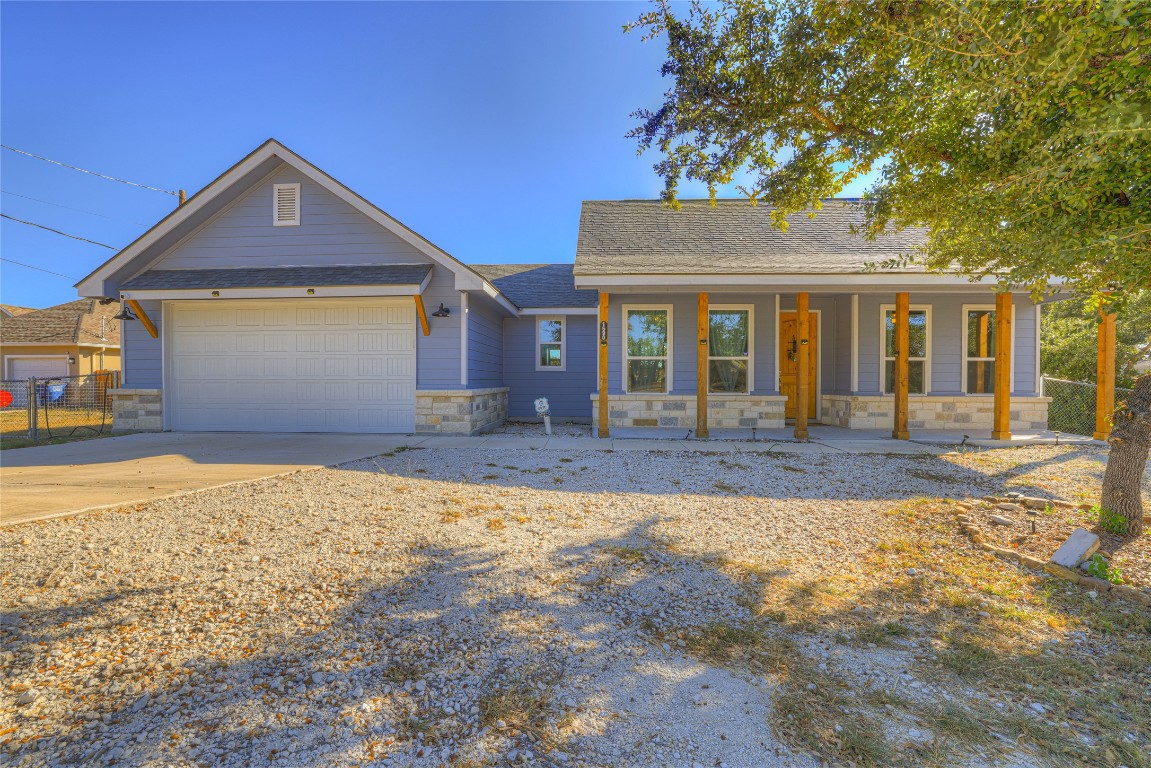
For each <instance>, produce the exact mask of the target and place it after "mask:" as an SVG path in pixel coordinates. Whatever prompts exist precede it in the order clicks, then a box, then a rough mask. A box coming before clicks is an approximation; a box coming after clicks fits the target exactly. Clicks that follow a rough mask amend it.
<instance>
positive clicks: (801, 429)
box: [795, 291, 811, 440]
mask: <svg viewBox="0 0 1151 768" xmlns="http://www.w3.org/2000/svg"><path fill="white" fill-rule="evenodd" d="M810 331H811V317H810V312H809V311H808V309H807V292H806V291H803V292H801V293H797V294H795V335H796V337H797V338H796V341H797V342H798V343H797V344H796V351H795V365H796V370H795V437H796V439H797V440H806V439H807V408H808V403H809V402H810V398H811V381H810V373H811V372H810V371H809V370H808V366H809V365H811V359H810V355H811V344H810V339H808V335H809V334H810Z"/></svg>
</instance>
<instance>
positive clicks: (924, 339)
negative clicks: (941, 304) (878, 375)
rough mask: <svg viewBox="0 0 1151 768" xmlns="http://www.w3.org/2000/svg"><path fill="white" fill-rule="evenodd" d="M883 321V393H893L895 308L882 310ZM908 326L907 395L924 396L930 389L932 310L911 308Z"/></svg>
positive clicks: (883, 308)
mask: <svg viewBox="0 0 1151 768" xmlns="http://www.w3.org/2000/svg"><path fill="white" fill-rule="evenodd" d="M881 311H882V313H883V314H882V318H883V391H884V392H886V393H887V394H889V395H890V394H893V393H894V392H895V307H894V306H892V305H890V304H888V305H884V306H883V307H882V309H881ZM907 320H908V324H909V325H910V344H909V346H908V349H909V352H910V354H908V356H907V359H908V365H907V379H908V384H907V391H908V392H909V393H910V394H913V395H925V394H927V392H928V390H929V389H930V388H931V363H930V360H931V309H930V308H929V307H922V306H921V307H912V308H911V310H910V311H909V312H908V313H907Z"/></svg>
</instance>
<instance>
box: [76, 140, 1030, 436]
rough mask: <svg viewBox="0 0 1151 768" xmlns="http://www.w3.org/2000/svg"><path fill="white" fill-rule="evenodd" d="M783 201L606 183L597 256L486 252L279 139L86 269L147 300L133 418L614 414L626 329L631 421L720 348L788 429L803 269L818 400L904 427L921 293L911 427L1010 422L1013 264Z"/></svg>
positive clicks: (591, 238)
mask: <svg viewBox="0 0 1151 768" xmlns="http://www.w3.org/2000/svg"><path fill="white" fill-rule="evenodd" d="M769 216H770V211H769V210H767V209H765V208H757V207H753V206H751V205H749V204H747V203H746V202H744V201H738V202H737V201H720V202H719V203H718V205H717V206H716V207H715V208H712V207H710V206H709V205H707V203H706V202H700V201H687V202H685V204H684V207H683V210H682V211H672V210H670V209H668V208H666V207H663V206H661V205H660V204H659V203H658V202H654V201H619V202H588V203H585V204H584V207H583V212H582V215H581V220H580V233H579V242H578V247H577V251H576V259H575V264H574V265H572V264H542V265H475V266H469V265H467V264H464V263H462V262H460V261H459V260H457V259H455V258H454V257H452V256H451V255H449V254H448V253H446V252H444V251H443V250H442V249H440V248H438V247H437V246H435V245H434V244H432V243H431V242H430V241H428V240H427V239H425V238H424V237H422V236H421V235H419V234H417V233H415V232H413V231H411V230H410V229H408V228H407V227H405V226H404V225H403V224H401V223H399V222H398V221H396V220H395V219H393V218H392V217H390V216H389V215H388V214H386V213H384V212H383V211H382V210H380V209H379V208H376V207H375V206H374V205H372V204H371V203H369V202H368V201H366V200H365V199H363V198H362V197H360V196H358V195H356V194H355V193H354V192H352V191H351V190H349V189H347V188H346V187H344V186H343V185H342V184H340V183H339V182H337V181H336V180H334V179H333V178H331V177H330V176H328V175H327V174H325V173H324V172H323V171H321V170H319V169H318V168H316V167H315V166H313V165H311V164H310V163H308V162H307V161H305V160H303V159H302V158H301V157H299V156H298V155H296V154H295V153H293V152H291V151H290V150H288V149H287V148H285V147H284V146H283V145H281V144H279V143H278V142H276V141H274V140H270V141H268V142H266V143H265V144H263V145H262V146H261V147H259V148H258V149H257V150H255V151H254V152H253V153H251V154H250V155H248V156H247V157H246V158H244V159H243V160H241V161H240V162H239V163H238V164H236V165H235V166H233V167H232V168H230V169H229V170H228V171H226V172H225V173H224V174H223V175H221V176H220V177H219V178H217V179H216V180H215V181H213V182H212V183H211V184H209V185H208V186H207V187H206V188H205V189H204V190H202V191H201V192H199V193H198V194H196V195H195V196H194V197H192V198H191V199H190V200H188V202H187V203H185V204H184V205H182V206H180V207H179V208H177V209H176V210H175V211H173V212H172V213H171V214H169V215H168V216H167V217H166V218H165V219H164V220H163V221H161V222H160V223H159V224H157V225H156V226H155V227H153V228H152V229H151V230H149V231H148V232H146V233H145V234H144V235H143V236H141V237H140V238H139V239H138V240H136V241H135V242H134V243H132V244H131V245H129V246H128V247H127V248H125V249H124V250H123V251H121V252H119V253H118V254H116V255H115V256H114V257H113V258H112V259H110V260H109V261H108V262H106V263H105V264H103V265H102V266H100V267H99V268H98V269H97V270H96V271H95V272H93V273H92V274H91V275H89V276H88V277H86V278H85V279H84V280H83V281H82V282H81V283H80V284H79V285H78V289H79V291H80V293H81V295H84V296H88V297H93V298H113V299H114V298H120V299H122V300H123V301H124V302H125V303H126V306H129V307H133V308H135V309H136V310H137V314H139V315H140V322H131V321H129V322H128V323H127V325H126V327H125V330H124V379H125V381H124V387H125V389H124V390H123V391H122V392H120V393H118V395H117V409H118V416H117V426H118V427H119V428H136V429H180V430H221V431H226V430H249V431H288V432H294V431H331V432H413V431H419V432H454V433H474V432H479V431H483V430H485V429H490V428H491V427H493V426H495V425H497V424H499V423H501V422H502V421H503V420H504V419H505V418H506V417H507V416H509V415H510V416H512V417H531V416H534V415H535V409H534V406H533V401H534V400H535V399H536V398H538V397H541V396H542V397H547V398H548V399H549V401H550V405H551V412H552V414H553V415H555V416H558V417H567V418H576V419H583V420H591V419H592V418H593V417H594V416H595V415H596V414H597V411H596V409H597V408H598V389H599V365H598V356H599V351H600V349H601V342H602V343H603V345H605V346H606V348H607V366H606V370H607V382H608V402H609V422H610V425H611V426H673V427H679V428H686V429H693V428H695V426H696V425H695V404H694V403H695V398H696V392H697V387H696V370H697V360H698V359H699V358H698V357H697V355H698V350H699V349H701V348H704V347H706V349H707V350H709V351H710V356H709V357H707V358H704V359H703V363H705V365H704V367H705V368H706V370H707V374H706V375H707V378H708V391H709V393H710V394H709V396H708V413H709V422H710V423H711V425H712V426H713V427H737V428H748V427H759V428H770V427H782V426H783V425H784V423H785V419H786V418H788V416H789V409H791V410H794V392H793V390H794V387H795V381H796V372H795V358H796V357H797V355H796V354H795V349H796V348H795V346H794V345H793V342H794V341H795V339H796V332H795V325H796V318H795V309H794V302H795V297H796V294H797V292H799V291H804V292H806V293H807V295H808V296H809V297H810V310H811V313H810V317H811V318H812V321H813V326H812V330H811V339H810V340H811V342H812V346H811V349H813V350H814V351H815V354H813V355H811V360H812V363H811V379H812V383H813V386H812V390H813V395H814V396H813V397H812V398H811V400H812V407H811V413H810V417H811V418H813V419H814V420H822V421H823V422H825V423H831V424H839V425H842V426H847V427H857V428H858V427H881V428H882V427H890V426H891V403H892V400H893V398H892V396H891V395H890V394H888V393H889V392H890V391H891V379H892V371H893V369H894V363H893V361H892V354H891V352H892V348H891V336H892V334H891V333H890V325H891V321H892V317H893V315H892V305H893V304H894V302H895V293H896V292H897V291H910V292H911V308H910V315H909V321H910V322H909V325H910V328H911V349H910V351H911V354H910V356H909V359H910V363H909V366H910V380H911V392H912V393H913V394H912V396H911V398H910V400H911V407H910V411H911V413H910V417H911V418H910V427H911V428H912V429H916V428H924V427H958V428H981V427H982V428H986V427H989V426H990V423H991V394H990V393H991V392H992V386H993V384H992V382H993V380H994V375H993V373H994V371H993V362H992V359H993V357H994V354H995V349H994V346H995V339H994V332H993V329H994V323H993V315H994V313H993V309H994V306H993V305H994V295H993V290H994V285H993V284H992V283H991V282H990V281H986V282H982V283H980V282H975V283H973V282H970V281H969V280H968V279H967V278H964V277H961V276H958V275H937V274H926V273H923V272H919V271H915V270H910V269H906V270H891V269H884V268H877V269H875V270H874V271H870V270H869V269H868V268H867V264H868V263H870V262H882V261H884V260H885V259H888V258H891V257H894V256H897V255H899V254H900V253H902V252H906V251H907V250H908V249H909V248H911V247H913V246H914V245H915V244H916V243H917V242H918V240H917V239H916V238H917V237H919V236H920V235H918V234H917V233H904V234H902V235H899V236H895V237H892V238H887V239H884V240H880V241H878V242H867V241H865V240H864V239H863V238H861V237H858V236H855V235H852V234H851V232H850V225H851V224H852V223H853V222H856V221H858V213H857V210H856V208H855V207H854V206H852V205H851V204H850V203H848V202H843V201H829V202H827V203H826V204H825V206H824V209H823V210H822V211H820V212H819V213H818V214H817V215H816V216H815V218H813V219H808V218H806V217H804V216H796V217H793V219H792V220H791V222H790V223H791V226H790V228H789V230H788V232H786V233H783V232H779V231H778V230H775V229H773V228H772V227H771V226H770V221H769ZM701 292H707V293H708V299H707V300H708V301H709V302H710V303H709V304H708V305H707V306H708V309H707V312H706V313H705V314H703V315H697V308H698V307H701V306H704V305H703V303H702V302H703V301H704V297H703V296H701V295H700V294H701ZM601 297H602V299H601ZM601 300H606V301H607V312H608V316H607V325H606V327H603V328H602V329H601V326H600V323H599V320H598V317H597V315H598V313H599V311H600V310H599V307H600V302H601ZM1013 314H1014V324H1013V326H1012V331H1013V332H1012V339H1011V341H1010V343H1011V345H1012V348H1013V351H1014V355H1013V358H1012V372H1011V382H1012V389H1013V395H1012V397H1013V399H1012V417H1013V418H1012V424H1013V426H1014V427H1015V428H1017V429H1019V428H1038V427H1043V426H1044V425H1045V423H1046V400H1044V399H1042V398H1039V397H1038V396H1037V395H1036V391H1037V376H1038V371H1037V365H1036V357H1037V345H1036V343H1035V340H1036V338H1037V335H1038V323H1039V309H1038V307H1037V306H1034V305H1032V304H1031V302H1030V300H1029V299H1028V298H1027V297H1026V295H1024V294H1022V293H1020V294H1017V295H1015V296H1014V312H1013ZM697 321H698V322H700V323H701V324H702V325H704V326H706V327H707V328H706V330H703V333H704V334H705V336H704V337H703V338H702V339H697ZM701 341H703V342H706V344H704V345H701ZM790 415H794V414H790Z"/></svg>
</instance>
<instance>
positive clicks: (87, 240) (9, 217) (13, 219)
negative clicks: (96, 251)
mask: <svg viewBox="0 0 1151 768" xmlns="http://www.w3.org/2000/svg"><path fill="white" fill-rule="evenodd" d="M0 217H3V218H5V219H11V220H12V221H18V222H20V223H21V224H27V225H28V226H30V227H39V228H40V229H46V230H48V231H49V232H55V233H56V234H58V235H63V236H64V237H70V238H72V239H73V240H81V241H83V242H85V243H91V244H92V245H98V246H100V247H101V248H107V249H108V250H110V251H118V250H120V249H119V248H117V247H116V246H114V245H105V244H104V243H97V242H96V241H95V240H89V239H88V238H86V237H80V236H78V235H69V234H68V233H67V232H61V231H60V230H58V229H52V228H51V227H46V226H44V225H43V224H37V223H36V222H34V221H24V219H18V218H16V217H15V216H9V215H8V214H6V213H0Z"/></svg>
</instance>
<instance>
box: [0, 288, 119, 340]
mask: <svg viewBox="0 0 1151 768" xmlns="http://www.w3.org/2000/svg"><path fill="white" fill-rule="evenodd" d="M119 311H120V305H119V303H115V302H114V303H111V304H100V302H98V301H96V300H95V299H78V300H77V301H70V302H68V303H67V304H59V305H57V306H55V307H48V308H47V309H33V310H30V311H28V312H26V313H24V314H22V315H19V316H17V317H7V316H5V315H2V314H0V344H15V343H21V344H68V345H71V344H108V345H116V344H119V343H120V321H119V320H115V319H113V318H112V316H113V315H115V314H116V313H117V312H119ZM101 320H102V321H103V323H101ZM101 327H102V328H103V331H104V336H103V338H101V337H100V330H101Z"/></svg>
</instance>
